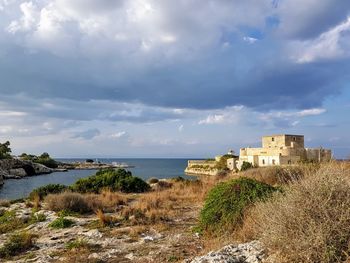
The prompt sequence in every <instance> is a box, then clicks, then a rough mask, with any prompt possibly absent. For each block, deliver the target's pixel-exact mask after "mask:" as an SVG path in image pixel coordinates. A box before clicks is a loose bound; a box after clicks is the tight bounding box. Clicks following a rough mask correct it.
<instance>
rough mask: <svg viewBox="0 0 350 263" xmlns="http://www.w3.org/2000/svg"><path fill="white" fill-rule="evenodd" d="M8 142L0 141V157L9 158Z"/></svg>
mask: <svg viewBox="0 0 350 263" xmlns="http://www.w3.org/2000/svg"><path fill="white" fill-rule="evenodd" d="M11 158H12V157H11V148H10V142H9V141H7V142H5V143H0V159H11Z"/></svg>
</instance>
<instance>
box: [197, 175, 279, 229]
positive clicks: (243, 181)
mask: <svg viewBox="0 0 350 263" xmlns="http://www.w3.org/2000/svg"><path fill="white" fill-rule="evenodd" d="M274 191H276V188H274V187H272V186H270V185H268V184H264V183H261V182H258V181H256V180H253V179H248V178H244V177H241V178H238V179H235V180H231V181H228V182H223V183H220V184H218V185H216V186H215V187H214V188H213V189H212V190H211V191H210V192H209V194H208V196H207V198H206V200H205V204H204V207H203V209H202V211H201V213H200V226H201V227H202V229H203V230H206V231H209V232H214V231H217V233H219V232H223V231H231V230H233V229H234V227H235V226H236V225H238V224H240V223H241V222H242V218H243V212H244V210H245V209H246V208H247V207H249V205H251V204H252V203H253V202H255V201H257V200H261V199H265V198H267V197H269V196H270V195H271V194H272V192H274Z"/></svg>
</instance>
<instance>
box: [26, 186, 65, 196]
mask: <svg viewBox="0 0 350 263" xmlns="http://www.w3.org/2000/svg"><path fill="white" fill-rule="evenodd" d="M67 189H68V186H65V185H62V184H48V185H45V186H41V187H39V188H36V189H34V190H33V191H32V192H31V193H30V194H29V199H31V200H34V199H35V198H36V196H39V198H40V200H42V199H43V198H44V197H45V196H47V195H49V194H59V193H62V192H64V191H66V190H67Z"/></svg>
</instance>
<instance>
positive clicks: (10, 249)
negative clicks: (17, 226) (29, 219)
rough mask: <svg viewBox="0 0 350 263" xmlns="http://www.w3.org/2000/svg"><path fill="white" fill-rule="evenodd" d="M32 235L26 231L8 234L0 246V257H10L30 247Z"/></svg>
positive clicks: (32, 243)
mask: <svg viewBox="0 0 350 263" xmlns="http://www.w3.org/2000/svg"><path fill="white" fill-rule="evenodd" d="M34 237H35V236H34V235H33V234H31V233H28V232H22V233H18V234H14V235H12V236H10V238H9V239H8V240H7V241H6V242H5V244H4V245H3V247H1V248H0V258H8V257H12V256H15V255H18V254H20V253H22V252H25V251H27V250H29V249H31V248H32V247H33V245H34V242H33V239H34Z"/></svg>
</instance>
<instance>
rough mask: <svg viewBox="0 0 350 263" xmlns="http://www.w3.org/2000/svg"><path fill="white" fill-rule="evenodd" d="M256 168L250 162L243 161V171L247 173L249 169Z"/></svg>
mask: <svg viewBox="0 0 350 263" xmlns="http://www.w3.org/2000/svg"><path fill="white" fill-rule="evenodd" d="M253 167H254V166H253V165H252V163H250V162H246V161H243V163H242V166H241V171H246V170H248V169H251V168H253Z"/></svg>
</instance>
